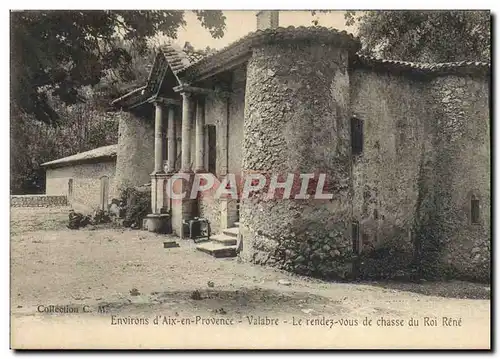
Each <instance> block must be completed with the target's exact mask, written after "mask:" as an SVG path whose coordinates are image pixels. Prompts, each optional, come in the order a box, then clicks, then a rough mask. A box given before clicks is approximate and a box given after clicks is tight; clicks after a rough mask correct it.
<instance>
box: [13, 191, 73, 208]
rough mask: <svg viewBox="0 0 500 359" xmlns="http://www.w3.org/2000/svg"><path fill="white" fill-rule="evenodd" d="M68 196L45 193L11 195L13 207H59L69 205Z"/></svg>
mask: <svg viewBox="0 0 500 359" xmlns="http://www.w3.org/2000/svg"><path fill="white" fill-rule="evenodd" d="M67 205H68V198H67V197H66V196H47V195H45V194H38V195H37V194H27V195H16V196H10V206H11V207H58V206H67Z"/></svg>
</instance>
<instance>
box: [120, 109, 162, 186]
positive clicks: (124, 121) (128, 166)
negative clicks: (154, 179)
mask: <svg viewBox="0 0 500 359" xmlns="http://www.w3.org/2000/svg"><path fill="white" fill-rule="evenodd" d="M153 169H154V119H152V118H151V119H144V118H140V117H137V116H135V115H133V114H132V113H126V112H123V113H122V115H121V117H120V123H119V128H118V146H117V158H116V181H115V186H116V190H117V191H119V190H120V189H121V188H127V187H131V186H140V185H144V184H146V183H149V182H150V181H151V178H150V175H151V173H152V172H153Z"/></svg>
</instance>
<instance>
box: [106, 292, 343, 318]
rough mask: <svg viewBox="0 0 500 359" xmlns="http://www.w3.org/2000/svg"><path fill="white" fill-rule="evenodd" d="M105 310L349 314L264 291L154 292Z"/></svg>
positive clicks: (326, 302)
mask: <svg viewBox="0 0 500 359" xmlns="http://www.w3.org/2000/svg"><path fill="white" fill-rule="evenodd" d="M99 305H100V306H106V307H107V310H108V311H109V312H110V313H120V312H122V311H125V312H130V311H132V312H134V311H137V312H140V311H145V312H146V311H148V309H151V308H159V307H161V308H162V311H165V312H170V313H175V314H176V315H177V314H178V313H182V312H185V313H186V312H187V313H191V314H194V313H214V314H231V315H234V314H236V315H273V316H276V315H279V314H288V313H290V312H292V313H297V314H301V315H303V314H304V313H306V314H309V313H312V312H321V313H331V314H346V313H347V312H349V311H350V310H349V309H348V308H347V306H345V305H343V302H342V300H332V299H330V298H327V297H323V296H319V295H314V294H310V293H304V292H292V291H291V292H286V293H283V292H280V291H276V290H268V289H261V288H252V289H244V288H242V289H241V290H233V291H231V290H216V289H209V290H194V291H168V292H152V293H150V294H148V295H145V294H141V295H138V296H136V297H135V298H134V297H133V296H128V297H126V298H123V300H120V301H117V302H111V303H99Z"/></svg>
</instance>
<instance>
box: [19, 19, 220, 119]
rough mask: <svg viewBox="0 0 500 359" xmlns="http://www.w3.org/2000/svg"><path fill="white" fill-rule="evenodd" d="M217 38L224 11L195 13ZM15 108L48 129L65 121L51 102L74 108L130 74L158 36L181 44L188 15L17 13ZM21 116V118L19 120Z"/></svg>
mask: <svg viewBox="0 0 500 359" xmlns="http://www.w3.org/2000/svg"><path fill="white" fill-rule="evenodd" d="M195 13H196V14H197V17H198V20H199V21H200V22H201V24H202V26H204V27H205V28H206V29H208V31H210V33H211V35H212V36H213V37H215V38H220V37H222V36H223V35H224V30H225V16H224V15H223V14H222V11H215V10H214V11H195ZM10 19H11V104H12V106H11V107H12V108H13V109H15V110H16V111H20V112H22V113H25V114H32V115H33V116H34V118H36V119H37V120H39V121H42V122H45V123H53V122H55V121H56V120H57V119H58V118H59V116H58V113H57V112H56V111H55V110H54V109H53V108H52V107H51V106H50V103H49V101H48V99H49V97H50V96H55V97H57V98H59V99H60V100H61V101H63V103H65V104H68V105H72V104H76V103H78V102H82V101H84V98H83V97H82V95H81V94H80V92H79V90H80V89H81V88H82V87H83V86H93V85H96V84H98V83H99V81H100V80H101V78H102V77H104V76H105V75H106V74H107V73H108V71H109V70H111V69H126V68H127V66H128V65H129V63H130V61H131V55H130V48H129V49H128V50H127V49H126V48H125V47H120V46H116V45H117V42H119V41H126V42H129V43H131V44H133V47H134V49H136V50H138V51H145V49H146V44H147V40H148V39H149V38H151V37H152V36H154V35H156V34H163V35H165V36H167V37H170V38H176V36H177V30H178V28H179V26H181V25H185V24H186V22H185V20H184V11H144V10H140V11H136V10H134V11H132V10H123V11H118V10H106V11H75V10H74V11H19V12H11V17H10ZM16 115H18V114H16Z"/></svg>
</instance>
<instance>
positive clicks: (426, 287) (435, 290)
mask: <svg viewBox="0 0 500 359" xmlns="http://www.w3.org/2000/svg"><path fill="white" fill-rule="evenodd" d="M358 283H359V284H364V285H371V286H375V287H382V288H385V289H392V290H399V291H405V292H413V293H419V294H424V295H432V296H436V297H444V298H457V299H486V300H489V299H490V298H491V290H490V286H489V285H487V284H484V283H472V282H462V281H446V282H444V281H443V282H431V281H429V282H423V283H411V282H396V281H376V282H375V281H373V282H368V281H363V282H358Z"/></svg>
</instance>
